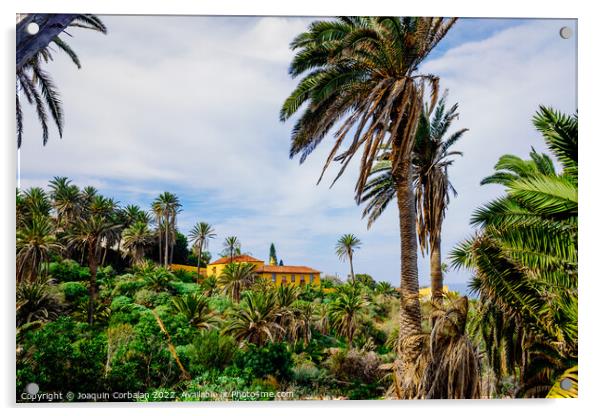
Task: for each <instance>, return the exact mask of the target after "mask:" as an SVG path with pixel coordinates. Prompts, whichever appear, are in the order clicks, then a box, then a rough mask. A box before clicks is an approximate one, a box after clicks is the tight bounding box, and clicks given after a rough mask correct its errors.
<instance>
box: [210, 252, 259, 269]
mask: <svg viewBox="0 0 602 416" xmlns="http://www.w3.org/2000/svg"><path fill="white" fill-rule="evenodd" d="M232 262H233V263H252V262H261V263H263V260H259V259H256V258H255V257H251V256H247V255H246V254H243V255H240V256H234V257H232ZM227 263H230V256H226V257H222V258H221V259H219V260H216V261H214V262H213V263H209V266H212V265H214V264H227Z"/></svg>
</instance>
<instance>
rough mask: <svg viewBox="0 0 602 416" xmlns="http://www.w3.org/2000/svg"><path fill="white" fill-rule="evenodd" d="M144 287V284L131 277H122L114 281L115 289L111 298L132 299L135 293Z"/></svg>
mask: <svg viewBox="0 0 602 416" xmlns="http://www.w3.org/2000/svg"><path fill="white" fill-rule="evenodd" d="M143 287H144V282H143V281H142V280H139V279H137V278H135V277H133V276H132V275H123V276H120V277H118V278H117V279H115V288H114V289H113V296H120V295H123V296H129V297H132V298H133V297H134V295H135V294H136V292H137V291H138V290H139V289H141V288H143Z"/></svg>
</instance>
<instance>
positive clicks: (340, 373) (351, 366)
mask: <svg viewBox="0 0 602 416" xmlns="http://www.w3.org/2000/svg"><path fill="white" fill-rule="evenodd" d="M381 363H382V361H381V359H380V357H379V356H378V354H376V353H375V352H373V351H370V352H366V351H361V350H357V349H351V350H343V349H341V350H339V351H337V352H335V353H334V354H333V355H332V356H331V357H330V358H329V359H328V360H327V365H328V368H329V370H330V372H331V373H332V375H333V376H334V377H335V378H336V379H337V380H341V381H345V382H359V383H365V384H370V383H374V382H376V381H378V380H379V379H380V378H381V377H382V376H383V374H382V371H381V370H379V369H378V367H379V365H380V364H381Z"/></svg>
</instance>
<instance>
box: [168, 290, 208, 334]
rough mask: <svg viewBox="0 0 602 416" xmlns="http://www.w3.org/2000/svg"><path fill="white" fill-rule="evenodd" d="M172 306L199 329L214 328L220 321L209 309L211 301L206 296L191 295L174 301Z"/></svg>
mask: <svg viewBox="0 0 602 416" xmlns="http://www.w3.org/2000/svg"><path fill="white" fill-rule="evenodd" d="M172 306H173V307H174V309H175V310H176V311H177V312H178V313H181V314H182V315H184V317H186V319H187V320H188V323H190V325H192V326H194V327H195V328H198V329H211V328H214V327H215V326H216V325H217V323H218V320H217V318H216V317H215V315H214V314H213V313H212V312H211V309H210V308H209V299H208V298H206V297H205V296H202V295H199V294H196V293H189V294H186V295H184V296H180V297H176V298H173V299H172Z"/></svg>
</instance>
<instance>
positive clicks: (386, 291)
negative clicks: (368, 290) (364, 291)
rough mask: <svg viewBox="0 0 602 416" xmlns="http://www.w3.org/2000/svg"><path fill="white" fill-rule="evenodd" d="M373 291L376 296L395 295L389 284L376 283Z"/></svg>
mask: <svg viewBox="0 0 602 416" xmlns="http://www.w3.org/2000/svg"><path fill="white" fill-rule="evenodd" d="M374 291H375V292H376V293H378V294H381V295H386V296H393V295H395V293H396V292H395V288H394V287H393V285H392V284H391V283H389V282H378V283H377V284H376V287H375V288H374Z"/></svg>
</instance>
